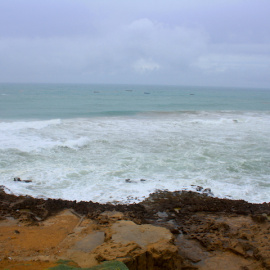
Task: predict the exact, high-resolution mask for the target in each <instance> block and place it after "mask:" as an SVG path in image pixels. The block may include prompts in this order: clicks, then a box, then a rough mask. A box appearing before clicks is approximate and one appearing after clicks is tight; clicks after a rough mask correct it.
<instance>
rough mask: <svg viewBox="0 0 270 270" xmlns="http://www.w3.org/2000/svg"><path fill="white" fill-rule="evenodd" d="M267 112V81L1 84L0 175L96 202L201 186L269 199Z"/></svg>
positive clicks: (41, 192)
mask: <svg viewBox="0 0 270 270" xmlns="http://www.w3.org/2000/svg"><path fill="white" fill-rule="evenodd" d="M269 120H270V90H268V89H245V88H219V87H216V88H210V87H184V86H149V85H147V86H144V85H79V84H78V85H68V84H1V85H0V185H3V186H5V187H6V191H7V192H11V193H14V194H24V195H31V196H34V197H38V198H62V199H68V200H77V201H82V200H84V201H89V200H92V201H95V202H103V203H104V202H120V203H126V202H128V203H132V202H137V201H140V200H143V199H144V198H145V197H147V196H148V195H149V194H150V193H151V192H155V191H156V190H170V191H174V190H183V189H185V190H196V187H197V186H202V187H204V188H210V189H211V191H212V193H213V194H214V196H217V197H222V198H224V197H226V198H232V199H244V200H247V201H249V202H269V201H270V200H269V192H270V166H269V165H270V151H269V149H270V136H269V134H270V125H269V122H270V121H269ZM15 177H20V178H21V179H28V180H29V179H31V180H32V182H31V183H24V182H15V181H13V179H14V178H15ZM126 179H130V180H128V181H127V180H126Z"/></svg>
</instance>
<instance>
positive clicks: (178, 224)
mask: <svg viewBox="0 0 270 270" xmlns="http://www.w3.org/2000/svg"><path fill="white" fill-rule="evenodd" d="M269 217H270V204H269V203H264V204H250V203H247V202H245V201H233V200H227V199H218V198H212V197H209V196H207V195H202V194H196V193H192V192H166V191H165V192H157V193H154V194H152V195H150V196H149V198H147V199H146V200H145V201H144V202H142V203H139V204H134V205H112V204H98V203H93V202H75V201H64V200H54V199H48V200H42V199H34V198H31V197H29V196H19V197H17V196H14V195H10V194H6V193H5V192H4V191H3V190H2V191H1V189H0V269H12V270H16V269H17V270H24V269H35V270H39V269H46V268H48V267H52V266H55V265H57V261H58V260H59V259H63V260H71V261H73V262H72V263H73V264H74V266H76V267H85V268H86V267H87V268H88V267H92V266H96V265H99V264H100V263H102V262H103V261H105V260H115V259H116V260H119V261H122V262H124V263H125V264H126V265H127V266H128V268H129V269H130V270H164V269H166V270H178V269H179V270H180V269H189V270H191V269H221V270H222V269H229V270H230V269H241V270H262V269H270V249H269V241H270V221H269Z"/></svg>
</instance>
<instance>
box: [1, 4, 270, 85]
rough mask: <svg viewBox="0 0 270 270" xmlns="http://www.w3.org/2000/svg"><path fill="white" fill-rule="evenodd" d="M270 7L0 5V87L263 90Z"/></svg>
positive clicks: (267, 76)
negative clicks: (0, 84) (59, 85)
mask: <svg viewBox="0 0 270 270" xmlns="http://www.w3.org/2000/svg"><path fill="white" fill-rule="evenodd" d="M269 14H270V1H269V0H257V1H254V0H224V1H223V0H137V1H134V0H46V1H45V0H0V82H60V83H61V82H67V83H125V84H134V83H136V84H144V83H147V84H178V85H205V86H207V85H210V86H211V85H213V86H245V87H246V86H250V87H268V88H270V15H269Z"/></svg>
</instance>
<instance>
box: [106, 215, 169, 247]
mask: <svg viewBox="0 0 270 270" xmlns="http://www.w3.org/2000/svg"><path fill="white" fill-rule="evenodd" d="M111 230H112V241H114V242H116V243H123V244H127V243H129V242H135V243H136V244H138V245H139V246H140V247H142V248H144V247H146V246H147V245H150V244H153V243H156V242H159V241H161V240H164V239H165V240H167V241H171V240H172V238H173V235H172V234H171V232H170V231H169V230H168V229H166V228H162V227H156V226H153V225H149V224H145V225H137V224H135V223H134V222H132V221H126V220H122V221H119V222H116V223H114V224H113V225H112V228H111Z"/></svg>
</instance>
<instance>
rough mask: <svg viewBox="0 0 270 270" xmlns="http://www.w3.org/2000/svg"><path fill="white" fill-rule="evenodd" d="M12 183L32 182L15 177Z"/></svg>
mask: <svg viewBox="0 0 270 270" xmlns="http://www.w3.org/2000/svg"><path fill="white" fill-rule="evenodd" d="M13 181H15V182H24V183H32V180H21V178H20V177H15V178H14V179H13Z"/></svg>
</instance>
